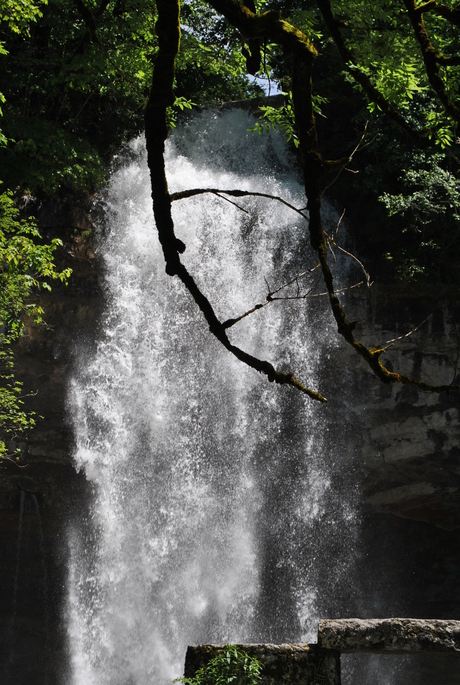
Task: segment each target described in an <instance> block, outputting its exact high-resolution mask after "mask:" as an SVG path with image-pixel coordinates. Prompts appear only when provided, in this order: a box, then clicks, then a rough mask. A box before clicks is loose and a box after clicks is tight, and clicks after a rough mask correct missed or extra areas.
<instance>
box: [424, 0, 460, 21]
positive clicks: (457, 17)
mask: <svg viewBox="0 0 460 685" xmlns="http://www.w3.org/2000/svg"><path fill="white" fill-rule="evenodd" d="M415 11H416V12H417V14H419V15H420V16H421V15H422V14H426V13H428V12H433V13H434V14H437V15H438V16H439V17H442V18H443V19H446V21H448V22H449V24H453V25H454V26H460V7H458V6H457V7H448V6H447V5H440V4H439V3H438V2H437V1H436V0H429V2H425V3H423V5H417V6H416V8H415Z"/></svg>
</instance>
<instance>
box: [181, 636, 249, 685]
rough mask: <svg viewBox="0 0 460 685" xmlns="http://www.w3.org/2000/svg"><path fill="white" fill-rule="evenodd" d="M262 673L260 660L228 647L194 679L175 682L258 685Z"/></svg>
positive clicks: (186, 684) (190, 684)
mask: <svg viewBox="0 0 460 685" xmlns="http://www.w3.org/2000/svg"><path fill="white" fill-rule="evenodd" d="M261 671H262V664H261V663H260V661H259V660H258V659H256V658H255V657H251V656H249V654H247V653H246V652H243V651H242V650H241V649H238V647H236V646H235V645H226V646H225V648H224V649H223V650H222V652H219V653H218V654H217V655H216V656H215V657H214V658H213V659H211V660H210V661H209V662H208V663H207V664H206V666H203V667H202V668H200V669H199V670H198V671H197V673H196V675H195V676H194V677H193V678H177V679H176V680H175V681H174V682H175V683H182V684H183V685H258V683H259V682H260V681H261V680H262V676H261Z"/></svg>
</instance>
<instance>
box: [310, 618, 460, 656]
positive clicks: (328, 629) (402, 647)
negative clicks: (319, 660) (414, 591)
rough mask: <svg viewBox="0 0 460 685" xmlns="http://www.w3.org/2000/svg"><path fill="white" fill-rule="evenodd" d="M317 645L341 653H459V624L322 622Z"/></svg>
mask: <svg viewBox="0 0 460 685" xmlns="http://www.w3.org/2000/svg"><path fill="white" fill-rule="evenodd" d="M318 644H319V646H320V647H322V648H324V649H336V650H339V651H340V652H342V653H343V652H392V653H400V654H401V653H407V652H421V651H424V652H427V651H430V652H451V653H456V652H458V654H459V656H460V621H442V620H439V619H433V620H422V619H415V618H386V619H359V618H344V619H337V620H331V619H323V620H322V621H320V622H319V625H318Z"/></svg>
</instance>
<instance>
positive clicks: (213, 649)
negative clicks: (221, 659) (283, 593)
mask: <svg viewBox="0 0 460 685" xmlns="http://www.w3.org/2000/svg"><path fill="white" fill-rule="evenodd" d="M235 646H236V647H238V648H239V649H241V650H242V651H244V652H246V653H247V654H249V655H250V656H254V657H256V658H257V659H259V661H260V662H261V663H262V666H263V668H262V673H261V675H262V680H261V685H314V684H315V683H321V684H322V685H340V654H339V652H337V651H334V650H329V649H328V650H326V649H321V647H319V646H318V645H307V644H279V645H272V644H238V645H235ZM224 649H225V645H192V646H189V647H188V648H187V655H186V657H185V670H184V675H185V676H186V677H188V678H191V677H193V676H194V675H195V674H196V672H197V670H198V669H199V668H201V667H202V666H204V665H205V664H207V663H208V661H210V660H211V659H212V658H213V657H214V656H216V654H218V653H219V652H221V651H223V650H224Z"/></svg>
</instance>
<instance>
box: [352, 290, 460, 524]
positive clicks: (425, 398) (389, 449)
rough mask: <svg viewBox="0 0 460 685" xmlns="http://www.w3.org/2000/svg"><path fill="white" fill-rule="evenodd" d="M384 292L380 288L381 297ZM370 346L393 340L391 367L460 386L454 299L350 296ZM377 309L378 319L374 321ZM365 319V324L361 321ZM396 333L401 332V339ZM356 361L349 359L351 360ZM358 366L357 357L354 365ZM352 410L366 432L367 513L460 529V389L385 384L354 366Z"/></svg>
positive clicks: (458, 314) (362, 450)
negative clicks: (440, 303)
mask: <svg viewBox="0 0 460 685" xmlns="http://www.w3.org/2000/svg"><path fill="white" fill-rule="evenodd" d="M385 295H386V294H385V293H383V294H381V298H382V301H383V302H384V300H385ZM351 306H352V309H353V308H355V311H354V312H353V315H354V316H356V318H357V319H358V320H361V321H362V322H363V324H359V325H358V327H357V336H358V337H359V339H360V340H362V341H363V342H365V343H366V344H367V345H369V346H371V347H372V346H376V347H381V346H383V345H385V344H386V343H387V341H391V340H394V342H393V343H392V344H391V343H390V344H389V345H390V346H389V347H388V350H387V352H386V353H385V355H384V359H383V360H384V362H385V363H386V364H387V365H388V367H389V368H390V369H391V370H394V371H397V372H400V373H403V374H407V375H409V376H412V377H414V378H420V379H423V380H425V381H427V382H429V383H432V384H446V385H449V384H452V385H460V367H459V366H458V363H457V362H458V351H459V345H460V325H459V321H460V311H459V310H458V307H457V306H456V305H454V304H453V303H451V304H450V305H449V306H447V305H446V306H445V307H443V308H441V307H440V308H438V309H437V310H436V311H435V314H432V315H431V316H430V317H429V318H428V319H427V320H426V321H425V323H424V324H423V325H421V326H420V328H419V329H418V330H415V331H414V332H413V333H412V335H409V336H406V334H407V333H408V332H410V331H411V330H414V329H415V328H416V327H417V325H419V324H420V323H421V322H423V321H424V320H425V319H426V318H427V315H429V313H430V308H431V307H430V305H426V306H425V307H424V306H422V304H420V302H415V303H406V304H405V305H404V303H402V302H396V303H392V305H391V306H388V305H387V306H386V307H384V306H383V304H381V303H379V300H378V298H377V302H376V303H371V302H370V301H369V300H367V301H365V300H364V299H363V300H361V302H359V300H355V301H354V302H352V303H351ZM375 312H377V314H378V315H379V321H380V323H379V325H378V326H377V325H373V324H372V323H370V322H371V321H372V319H373V318H375V316H376V313H375ZM364 322H365V323H364ZM398 338H399V339H398ZM350 363H352V360H350ZM355 366H356V364H355ZM352 384H353V386H354V388H355V390H356V391H355V393H354V395H353V398H352V401H353V406H352V413H353V414H354V415H355V416H356V421H357V424H356V427H357V430H358V431H359V433H360V435H361V443H360V445H359V447H358V451H359V457H360V461H361V463H362V465H363V469H364V478H363V482H362V488H363V495H364V499H365V502H366V504H367V507H368V510H369V511H370V512H380V513H391V514H393V515H395V516H398V517H402V518H406V519H410V520H413V521H421V522H426V523H428V524H431V525H434V526H437V527H438V528H442V529H444V530H458V529H459V528H460V395H459V394H458V393H451V394H447V393H443V394H440V395H438V394H432V393H427V392H422V391H420V390H418V389H417V388H416V387H414V386H410V385H400V384H395V385H389V386H386V385H383V384H380V383H377V382H375V381H374V380H373V379H372V377H371V376H370V374H369V373H368V372H366V370H365V369H362V366H360V368H359V370H358V369H357V370H355V371H353V372H352Z"/></svg>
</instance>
